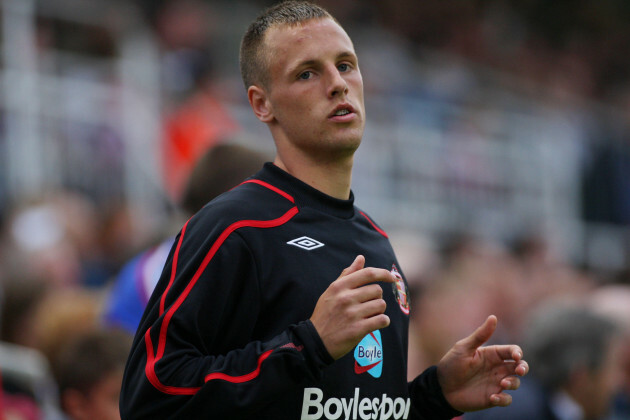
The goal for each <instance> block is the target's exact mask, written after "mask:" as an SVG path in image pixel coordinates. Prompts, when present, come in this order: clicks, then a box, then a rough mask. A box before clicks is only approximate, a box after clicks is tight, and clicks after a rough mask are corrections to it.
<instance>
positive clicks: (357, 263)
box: [339, 255, 365, 278]
mask: <svg viewBox="0 0 630 420" xmlns="http://www.w3.org/2000/svg"><path fill="white" fill-rule="evenodd" d="M364 266H365V257H364V256H363V255H357V257H356V258H355V259H354V261H352V264H350V266H349V267H346V268H344V269H343V271H342V272H341V275H340V276H339V277H340V278H341V277H344V276H347V275H348V274H352V273H355V272H357V271H359V270H361V269H362V268H363V267H364Z"/></svg>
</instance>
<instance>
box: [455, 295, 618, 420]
mask: <svg viewBox="0 0 630 420" xmlns="http://www.w3.org/2000/svg"><path fill="white" fill-rule="evenodd" d="M620 338H621V330H620V328H619V327H618V326H617V324H615V322H613V320H612V319H610V318H608V317H605V316H602V315H599V314H597V313H596V312H594V311H593V310H591V309H588V308H587V307H586V305H584V304H579V303H575V302H574V303H566V302H558V301H556V300H551V301H549V302H546V303H545V304H544V305H543V307H542V308H539V310H536V311H534V312H533V316H532V317H531V318H530V319H529V322H528V323H527V328H526V331H525V333H524V337H523V342H522V347H523V349H524V350H525V351H527V355H528V356H527V357H528V361H529V362H530V363H531V371H530V375H529V376H528V378H526V379H524V380H523V382H522V386H521V389H520V392H521V393H522V395H521V398H519V399H518V401H517V402H516V403H515V404H513V405H511V406H510V407H501V408H493V409H491V410H486V411H481V412H477V413H467V414H466V415H465V416H464V418H465V419H466V420H499V419H511V420H531V419H536V420H603V419H605V418H606V416H607V415H608V414H609V412H610V410H611V408H612V403H613V399H614V397H615V395H617V392H618V390H619V389H620V385H621V375H622V373H621V359H620V356H621V353H620V351H621V340H620Z"/></svg>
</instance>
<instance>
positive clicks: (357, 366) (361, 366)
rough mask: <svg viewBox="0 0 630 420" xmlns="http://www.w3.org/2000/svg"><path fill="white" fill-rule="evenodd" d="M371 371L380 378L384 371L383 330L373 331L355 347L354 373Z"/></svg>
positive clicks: (359, 373) (370, 372)
mask: <svg viewBox="0 0 630 420" xmlns="http://www.w3.org/2000/svg"><path fill="white" fill-rule="evenodd" d="M366 372H367V373H369V374H370V375H372V376H373V377H375V378H380V377H381V374H382V373H383V346H382V344H381V332H380V331H379V330H376V331H372V332H371V333H369V334H368V335H366V336H365V337H363V340H361V342H360V343H359V344H358V345H357V346H356V348H355V349H354V373H356V374H357V375H361V374H363V373H366Z"/></svg>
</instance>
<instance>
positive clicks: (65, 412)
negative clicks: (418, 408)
mask: <svg viewBox="0 0 630 420" xmlns="http://www.w3.org/2000/svg"><path fill="white" fill-rule="evenodd" d="M131 3H133V4H134V5H135V7H136V8H137V10H138V11H139V13H140V14H141V16H142V21H143V24H144V25H146V27H148V28H150V31H151V33H152V35H153V36H154V38H155V43H156V45H157V46H158V52H159V60H158V62H159V66H160V67H159V76H160V89H161V92H160V103H161V104H162V105H161V106H162V107H161V109H160V114H161V116H162V118H163V120H162V121H161V126H162V127H161V128H162V131H161V133H160V134H161V136H160V139H155V142H154V145H155V148H156V149H159V151H160V155H161V156H162V157H163V166H162V167H161V173H160V175H161V177H162V178H161V179H159V180H155V183H156V184H159V186H160V190H161V191H162V192H163V193H162V194H163V197H162V198H163V201H162V202H161V203H160V206H161V207H160V209H159V211H160V212H161V213H164V212H166V213H167V215H168V220H167V221H166V222H162V223H160V226H159V227H158V228H155V227H153V226H151V229H142V228H141V229H139V227H138V226H137V225H136V224H135V223H136V222H137V216H136V215H134V214H133V212H134V211H136V209H133V208H131V207H130V206H129V203H127V202H125V200H124V198H123V197H122V196H121V194H119V192H120V191H119V190H121V189H122V187H120V186H118V184H117V183H118V182H119V181H120V179H119V178H117V177H118V176H119V171H121V170H122V165H121V163H120V162H119V151H118V147H120V144H119V141H118V140H117V139H116V135H115V132H112V131H108V130H105V131H103V130H98V132H97V133H91V134H90V136H92V137H90V140H92V141H95V142H100V143H99V144H101V146H100V148H97V149H96V150H97V152H98V155H96V156H95V157H94V159H95V160H94V161H92V160H88V159H87V158H85V157H84V158H85V159H84V160H85V161H86V162H91V163H90V164H86V166H85V168H84V170H85V171H86V175H85V178H83V177H81V176H80V175H79V176H78V177H77V178H76V179H70V180H67V181H69V182H66V183H65V185H62V186H60V187H56V188H54V189H49V190H47V191H45V192H42V193H41V194H38V195H37V196H35V197H20V199H19V200H13V199H9V198H7V197H9V196H8V195H7V194H6V192H5V191H4V189H5V187H6V186H4V185H0V200H1V201H2V202H1V203H0V298H1V299H0V302H1V304H0V314H1V315H0V368H1V370H0V372H1V375H0V378H1V380H2V390H3V392H2V394H1V395H0V420H2V419H5V420H9V419H33V420H34V419H64V418H67V419H75V420H82V419H90V420H100V419H103V420H106V419H116V418H119V417H118V416H119V415H118V410H117V404H118V392H119V383H120V381H121V375H122V370H123V367H124V363H125V360H126V357H127V351H128V349H129V346H130V343H131V339H132V337H133V332H134V330H135V326H136V325H137V322H138V321H139V316H140V314H141V312H142V308H143V304H144V303H146V299H147V298H148V294H150V292H151V290H152V287H153V285H154V284H155V281H156V280H157V276H158V275H159V272H160V270H161V264H162V263H163V261H164V259H165V258H166V255H165V254H166V253H168V250H169V249H170V245H171V243H172V238H173V235H174V234H176V233H177V231H178V230H179V228H180V226H181V225H182V224H183V222H184V221H185V220H186V218H187V217H189V216H190V215H191V214H192V213H194V212H195V211H197V210H198V209H199V208H200V207H201V206H202V205H203V204H204V203H205V202H207V201H208V200H209V199H211V198H213V197H214V196H216V195H218V194H220V193H221V192H222V191H225V190H227V189H229V188H231V187H232V186H234V185H235V184H236V183H238V180H240V179H243V178H245V177H246V176H248V175H249V174H251V173H253V172H255V171H256V168H257V167H260V166H261V164H262V162H263V161H265V160H268V159H269V158H270V157H269V156H268V155H266V152H267V150H268V148H267V146H264V145H262V146H260V147H256V148H254V147H252V146H251V144H252V143H251V140H249V139H250V138H251V137H255V136H256V134H257V132H256V131H252V129H251V128H250V127H249V126H248V125H247V123H246V122H244V121H243V120H242V117H241V116H239V115H237V114H236V113H234V112H233V109H234V105H235V104H237V105H238V104H241V105H242V104H243V103H244V102H245V99H246V98H245V95H244V93H243V88H242V86H241V82H240V76H239V74H238V71H237V70H235V69H236V66H235V60H236V54H237V48H238V47H237V46H238V41H236V44H235V43H234V39H235V37H236V38H238V37H239V36H240V34H241V32H242V28H243V27H244V25H245V24H246V23H247V22H248V21H249V20H250V19H251V18H252V17H253V14H255V13H256V11H257V10H259V9H260V8H261V7H264V6H266V5H269V4H271V3H273V2H272V1H270V0H267V1H263V0H259V1H253V0H252V1H240V2H239V1H237V2H234V1H226V0H221V1H218V0H217V1H207V0H159V1H155V0H134V1H133V2H131ZM320 3H321V4H322V5H324V6H325V7H327V8H329V9H330V10H331V12H332V13H333V14H334V15H335V16H337V17H338V18H339V20H340V21H341V22H342V23H343V24H344V26H346V27H347V28H348V30H349V32H350V34H351V36H353V39H354V40H355V43H356V44H357V48H358V51H359V55H360V57H361V59H362V67H363V68H364V69H365V70H364V77H365V86H366V91H367V93H366V97H368V98H369V96H370V93H374V94H379V95H381V94H385V95H387V94H388V93H391V94H396V95H402V96H414V97H420V98H423V99H425V100H427V99H430V101H432V103H435V104H437V105H441V104H444V103H450V104H457V105H459V106H464V107H465V108H466V109H470V110H471V111H470V112H471V114H474V109H475V108H476V107H479V106H482V104H483V106H484V107H493V106H494V107H497V108H500V107H501V106H503V105H504V102H503V98H504V96H510V97H514V96H517V97H520V98H527V99H528V101H530V102H528V103H529V104H536V106H540V108H539V109H536V112H538V113H543V114H546V117H548V118H549V119H554V118H556V117H557V118H558V119H557V120H556V121H558V125H559V126H562V129H563V130H564V131H562V133H563V134H566V132H567V131H569V132H573V131H572V130H574V131H575V132H576V133H577V134H575V135H574V136H573V137H571V139H573V140H575V142H576V144H575V145H574V149H576V150H578V152H577V153H579V155H580V156H581V158H580V162H581V164H582V165H583V166H582V167H581V171H580V176H581V178H582V180H581V188H582V190H581V194H582V195H581V203H582V207H581V208H580V209H579V210H578V213H580V214H581V217H582V218H583V219H584V220H585V221H592V222H597V223H606V224H609V225H611V226H614V227H616V228H619V229H624V228H627V227H628V226H629V225H630V142H629V141H628V140H629V139H630V124H628V123H627V121H628V118H627V116H628V115H630V89H629V87H630V84H629V82H630V71H628V70H629V69H630V57H629V56H627V55H625V54H622V53H620V51H621V52H622V51H626V50H627V49H628V47H630V29H628V25H627V21H628V18H629V17H630V5H628V4H627V3H626V2H623V1H622V0H616V1H615V0H606V1H600V2H587V1H566V0H565V1H556V2H548V1H542V0H527V1H520V2H516V1H509V0H489V1H466V2H462V1H457V0H453V1H443V0H441V1H437V0H436V1H413V0H408V1H401V0H369V1H361V2H356V1H350V0H347V1H338V0H337V1H333V0H325V1H324V0H322V1H320ZM99 4H101V3H99ZM101 6H102V7H104V10H107V11H108V12H109V14H105V15H104V17H103V18H104V19H106V18H108V19H113V20H116V19H115V17H116V16H115V10H114V9H113V8H108V7H107V5H106V3H103V4H101ZM37 29H38V36H37V42H38V48H40V49H41V50H42V51H45V50H46V49H47V48H52V47H53V46H54V48H59V49H65V50H69V51H73V53H77V54H84V55H87V56H97V57H100V58H103V59H105V58H107V57H111V56H115V55H116V54H117V51H116V48H117V45H116V41H115V39H113V38H112V37H111V36H110V35H108V34H107V33H105V32H103V31H102V30H101V29H96V28H95V27H93V28H91V27H89V26H81V27H79V26H73V25H72V24H70V23H68V22H67V21H58V20H55V19H52V18H46V17H44V18H41V19H39V20H38V22H37ZM77 33H80V36H76V34H77ZM226 45H230V46H232V47H231V48H226V47H225V46H226ZM480 68H482V69H483V71H482V72H481V73H480V72H479V69H480ZM74 70H75V72H76V73H77V74H81V77H103V76H102V75H99V76H94V75H89V76H86V75H85V74H83V73H85V72H83V73H82V72H81V71H79V70H80V64H78V65H77V67H76V68H74ZM63 71H72V69H70V70H68V69H64V70H63ZM479 74H482V75H483V76H479ZM418 75H420V77H419V76H418ZM105 78H107V76H106V77H105ZM111 83H112V84H113V85H115V84H116V81H115V80H112V81H111ZM482 86H483V87H484V90H483V92H486V94H483V95H481V96H480V95H479V92H480V89H481V87H482ZM488 92H491V93H492V95H489V94H488ZM497 92H501V94H498V93H497ZM368 100H369V99H368ZM515 103H520V102H519V101H516V102H515ZM515 103H512V102H511V104H513V105H514V104H515ZM514 106H515V107H516V105H514ZM536 106H532V105H528V107H529V108H532V107H533V108H536ZM373 109H379V108H378V107H377V106H375V107H374V108H373ZM384 111H385V112H384V114H380V115H373V117H374V119H376V120H379V119H384V118H386V116H387V115H388V114H387V112H391V113H393V112H395V111H397V110H392V109H389V110H387V109H385V110H384ZM520 111H522V109H520V108H519V112H520ZM552 111H553V112H552ZM407 112H409V114H408V115H407V118H416V117H413V116H412V115H411V111H407ZM374 114H376V113H374ZM402 114H404V113H402V112H401V113H400V115H397V118H399V119H402V118H404V115H402ZM371 118H372V116H371ZM462 120H464V122H462V123H461V124H460V125H457V126H456V127H454V128H453V131H457V132H458V133H459V132H461V131H469V130H475V129H476V128H478V127H476V126H475V127H472V128H471V127H469V126H468V125H467V121H468V119H467V118H463V119H462ZM471 125H474V124H471ZM567 127H568V128H567ZM0 128H2V127H0ZM482 131H483V130H481V131H480V132H476V133H477V135H479V136H482V135H483V132H482ZM74 134H75V135H79V134H85V133H84V132H83V131H81V132H80V133H77V132H76V131H75V132H74ZM454 136H455V135H454ZM0 143H1V142H0ZM269 146H270V144H269ZM455 146H457V145H456V144H455V145H454V146H453V147H455ZM77 150H78V149H76V148H74V149H73V148H69V149H68V153H79V152H77ZM61 153H64V152H61ZM455 154H456V153H455ZM457 162H459V161H458V160H457V159H454V160H453V161H451V162H450V164H451V165H454V166H456V167H454V168H453V171H454V172H457V173H460V174H463V175H461V180H462V182H463V183H470V182H471V180H470V179H469V177H470V174H469V173H468V172H466V168H465V167H464V166H465V165H462V167H457ZM100 164H102V165H105V167H106V172H107V171H109V172H110V173H111V176H112V178H107V179H108V180H109V181H108V182H109V184H107V185H108V187H107V188H105V189H104V190H99V192H98V193H95V192H94V191H91V190H90V188H89V186H86V185H85V184H84V183H83V182H82V181H85V179H86V178H90V175H89V172H90V170H91V169H93V168H94V167H96V166H98V165H100ZM464 164H465V162H464ZM0 184H4V183H3V182H0ZM473 184H474V182H473ZM366 210H367V211H370V209H369V208H367V209H366ZM156 211H158V209H156ZM146 218H147V219H151V215H150V214H147V215H146ZM385 227H386V228H387V226H385ZM388 233H389V236H390V238H392V242H393V245H394V248H395V250H396V252H397V255H398V256H399V259H400V264H401V266H402V271H403V272H404V274H405V276H406V277H407V279H408V281H409V285H410V295H411V302H412V305H411V306H412V322H411V325H412V327H411V331H410V348H409V356H410V357H409V375H410V377H411V376H415V375H417V374H418V373H419V372H420V371H422V370H424V368H426V367H427V366H429V365H431V364H434V363H436V362H437V360H438V359H437V358H438V357H440V356H441V355H442V354H443V353H444V352H445V350H447V349H449V348H450V347H451V346H452V344H453V343H454V341H455V340H457V339H459V338H462V337H464V336H467V335H468V334H469V333H470V332H472V330H473V329H474V328H475V327H476V326H478V325H480V324H481V323H482V322H483V320H484V319H485V318H486V317H487V316H488V315H490V314H495V315H497V317H498V319H499V331H498V333H497V334H496V335H495V337H494V338H493V340H494V341H495V342H496V343H508V342H516V343H518V344H520V345H521V346H522V347H523V349H524V351H525V358H526V359H527V360H529V361H530V365H531V374H530V375H529V376H528V377H527V378H526V379H525V380H524V381H523V387H522V388H523V389H522V390H519V391H516V392H515V394H514V401H515V405H514V410H516V411H506V410H509V409H501V408H496V409H492V410H489V411H487V412H482V413H476V414H470V415H468V414H467V415H465V416H463V418H464V419H468V418H470V419H473V420H474V419H476V420H483V419H501V418H509V419H519V418H522V419H526V418H536V419H542V420H544V419H547V418H548V419H569V420H578V419H585V420H586V419H588V420H590V419H607V420H623V419H630V277H629V274H628V273H630V269H629V267H623V268H622V269H619V270H616V271H615V272H612V273H611V272H606V273H602V272H600V271H598V270H593V269H591V267H589V266H588V265H587V264H583V263H582V262H578V261H573V260H571V259H569V258H566V254H567V253H566V252H565V250H563V249H557V248H555V247H554V246H555V244H554V243H553V242H551V241H549V238H548V237H547V236H545V232H538V231H531V230H526V231H525V232H524V233H520V234H519V235H512V236H509V237H507V238H501V239H497V238H490V237H488V236H484V235H479V236H477V235H474V234H471V233H470V232H449V234H443V235H440V236H436V235H433V234H432V233H427V232H422V231H417V230H410V229H405V230H403V229H400V230H395V231H389V232H388ZM628 243H630V241H629V242H628ZM619 252H621V253H622V254H626V255H628V256H629V257H630V250H628V249H621V250H619ZM530 355H531V356H530ZM538 361H540V363H537V362H538ZM545 361H546V362H545ZM550 361H554V362H556V361H557V363H555V364H553V363H552V366H549V365H546V364H545V363H550ZM556 369H557V370H556ZM550 372H552V375H551V377H550ZM519 400H520V401H521V402H520V403H519V404H517V402H518V401H519ZM524 407H527V408H529V409H531V410H534V411H526V410H525V409H524ZM535 410H538V411H535ZM519 413H520V414H521V415H522V417H518V415H519ZM532 413H534V414H532ZM542 413H545V414H542ZM559 413H560V414H559ZM567 413H568V414H567ZM546 415H548V417H544V416H546ZM528 416H529V417H528ZM554 416H555V417H554Z"/></svg>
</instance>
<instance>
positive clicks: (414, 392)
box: [409, 366, 462, 420]
mask: <svg viewBox="0 0 630 420" xmlns="http://www.w3.org/2000/svg"><path fill="white" fill-rule="evenodd" d="M409 396H410V397H411V413H410V417H409V418H410V419H414V420H441V419H451V418H453V417H457V416H459V415H461V414H462V413H461V412H460V411H457V410H455V409H453V408H452V407H451V406H450V404H449V403H448V402H447V401H446V399H445V398H444V394H442V388H441V387H440V384H439V382H438V379H437V367H436V366H431V367H430V368H428V369H426V370H425V371H424V372H422V373H421V374H420V375H419V376H418V377H416V378H415V379H414V380H413V381H412V382H409Z"/></svg>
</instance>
